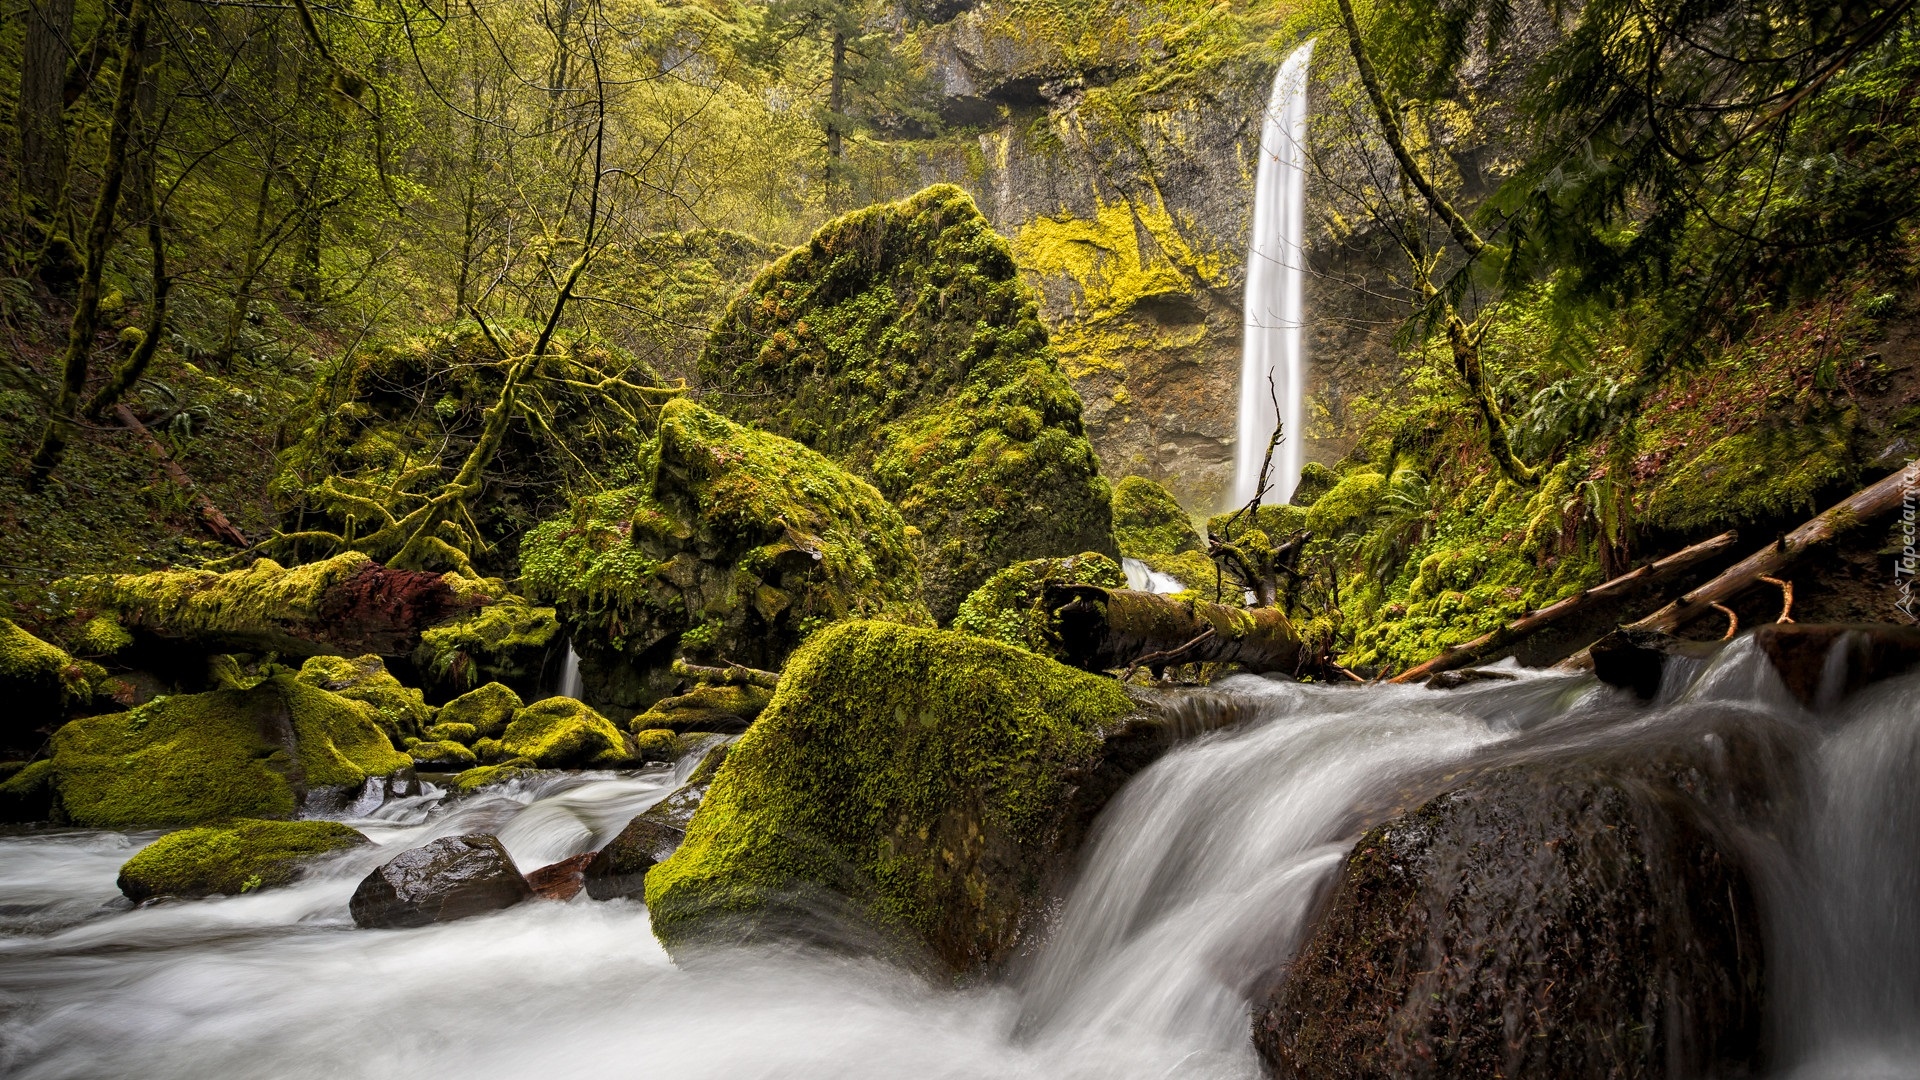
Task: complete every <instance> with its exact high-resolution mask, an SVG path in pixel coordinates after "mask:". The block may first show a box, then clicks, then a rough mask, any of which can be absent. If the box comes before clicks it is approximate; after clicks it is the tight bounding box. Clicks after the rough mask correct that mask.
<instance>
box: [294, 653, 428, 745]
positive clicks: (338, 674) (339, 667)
mask: <svg viewBox="0 0 1920 1080" xmlns="http://www.w3.org/2000/svg"><path fill="white" fill-rule="evenodd" d="M297 678H299V680H300V681H301V682H303V683H306V684H307V685H308V686H317V687H319V688H320V689H322V690H327V691H331V692H332V693H335V694H339V695H340V696H341V697H343V698H346V699H348V700H349V701H358V702H360V703H361V704H363V705H366V706H367V707H368V708H369V709H371V710H372V715H373V718H374V722H375V723H377V724H379V725H380V730H382V731H384V732H386V733H387V738H388V739H391V740H392V741H393V742H395V743H399V742H401V741H402V740H405V739H408V738H414V737H417V736H419V734H420V733H421V731H423V730H424V729H425V728H426V727H427V725H428V724H431V723H433V709H432V708H431V707H429V706H428V705H427V702H426V698H425V697H423V696H422V695H421V693H420V691H418V690H415V689H413V688H412V687H409V686H403V685H401V682H400V680H399V679H396V678H394V677H393V676H392V675H391V674H390V673H388V671H387V665H386V664H384V663H382V662H381V660H380V658H379V657H377V656H372V655H368V656H361V657H356V658H354V659H352V660H349V659H347V658H346V657H344V656H314V657H309V658H308V659H307V662H306V663H304V664H301V665H300V674H299V675H298V676H297Z"/></svg>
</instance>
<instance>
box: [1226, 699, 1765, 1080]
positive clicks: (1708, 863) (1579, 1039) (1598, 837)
mask: <svg viewBox="0 0 1920 1080" xmlns="http://www.w3.org/2000/svg"><path fill="white" fill-rule="evenodd" d="M1752 720H1753V718H1752V717H1751V715H1750V714H1746V713H1738V714H1734V713H1729V714H1727V715H1725V716H1721V717H1720V718H1719V722H1718V723H1716V724H1713V725H1711V726H1709V727H1707V728H1706V729H1705V730H1701V729H1697V728H1696V729H1691V730H1688V731H1685V732H1678V733H1674V735H1673V737H1672V738H1666V736H1660V737H1659V738H1663V739H1666V741H1665V742H1664V744H1662V743H1659V742H1656V743H1654V744H1652V745H1649V744H1647V743H1646V742H1645V741H1644V740H1641V741H1636V740H1635V738H1634V737H1632V736H1626V737H1622V736H1621V735H1618V734H1615V735H1607V734H1604V733H1601V732H1596V733H1595V734H1596V735H1597V736H1599V738H1598V740H1597V741H1598V742H1599V743H1600V744H1602V745H1604V744H1605V743H1607V742H1612V743H1614V744H1615V746H1614V747H1612V748H1609V749H1606V750H1585V751H1576V752H1574V755H1573V756H1572V757H1564V756H1563V757H1561V758H1560V759H1558V760H1535V761H1526V762H1523V763H1518V764H1506V765H1501V766H1499V767H1495V768H1492V769H1491V770H1490V771H1484V772H1480V773H1479V774H1478V775H1475V776H1473V777H1472V778H1471V779H1469V780H1467V781H1466V782H1464V783H1456V784H1455V785H1454V786H1453V787H1452V789H1451V790H1448V791H1447V792H1446V793H1445V794H1442V795H1440V796H1439V797H1437V798H1434V799H1431V800H1430V801H1428V802H1426V803H1425V804H1424V805H1422V806H1420V807H1419V808H1418V809H1416V810H1413V811H1411V812H1409V813H1406V814H1403V815H1400V816H1398V817H1395V818H1392V819H1391V820H1389V821H1387V822H1386V823H1385V824H1382V825H1379V826H1377V827H1375V828H1373V829H1371V830H1369V831H1368V832H1367V833H1366V834H1365V835H1364V836H1363V837H1362V838H1361V840H1360V842H1359V843H1358V844H1357V845H1356V846H1355V848H1354V850H1353V852H1352V854H1351V855H1349V856H1348V859H1347V862H1346V865H1345V867H1344V868H1343V869H1342V871H1341V873H1340V875H1339V878H1338V880H1337V882H1336V883H1335V885H1334V887H1333V890H1332V894H1331V896H1330V897H1329V898H1328V899H1327V901H1326V903H1325V906H1324V908H1323V914H1322V915H1321V917H1320V920H1319V922H1318V925H1317V926H1316V927H1315V928H1314V929H1313V931H1312V934H1311V937H1310V938H1309V939H1308V940H1307V942H1306V943H1305V944H1304V945H1303V946H1302V947H1301V948H1300V950H1299V952H1298V953H1297V955H1296V956H1295V957H1294V958H1293V960H1292V963H1291V966H1290V968H1289V969H1288V970H1287V972H1286V974H1285V977H1284V981H1283V982H1282V983H1281V984H1280V985H1279V986H1278V987H1277V988H1276V989H1275V990H1274V991H1273V992H1272V994H1271V995H1270V996H1269V997H1268V998H1267V999H1266V1000H1265V1001H1264V1002H1262V1003H1260V1005H1259V1007H1258V1008H1257V1009H1256V1011H1255V1018H1254V1042H1255V1045H1256V1046H1257V1047H1258V1049H1259V1051H1260V1053H1261V1055H1262V1057H1264V1058H1265V1059H1266V1061H1267V1062H1268V1064H1269V1065H1270V1066H1272V1067H1273V1068H1274V1070H1275V1071H1276V1072H1277V1073H1278V1074H1279V1075H1281V1076H1289V1077H1291V1076H1299V1077H1378V1076H1393V1077H1459V1076H1554V1077H1567V1078H1587V1077H1592V1078H1596V1080H1597V1078H1601V1077H1620V1076H1647V1077H1660V1076H1665V1077H1674V1078H1676V1080H1677V1078H1682V1077H1696V1076H1702V1075H1745V1074H1746V1073H1747V1071H1749V1070H1751V1069H1752V1068H1753V1067H1754V1066H1755V1065H1756V1064H1757V1063H1758V1058H1759V1054H1760V1052H1761V1024H1762V1015H1763V1008H1764V996H1763V992H1762V987H1763V976H1764V973H1765V968H1766V956H1765V949H1766V942H1765V941H1764V940H1763V938H1762V935H1761V933H1760V920H1759V911H1758V908H1757V906H1756V901H1755V888H1754V884H1753V881H1752V880H1751V878H1750V875H1749V871H1748V869H1747V866H1746V859H1745V857H1744V856H1743V853H1742V850H1741V848H1740V847H1739V846H1738V844H1737V843H1736V841H1735V838H1734V837H1733V836H1732V835H1730V834H1729V832H1728V831H1727V830H1726V828H1725V826H1724V825H1723V824H1722V822H1723V821H1724V820H1725V819H1724V816H1723V815H1724V813H1726V812H1728V808H1732V807H1746V806H1764V805H1765V803H1766V797H1765V795H1764V794H1763V791H1764V785H1763V786H1752V783H1751V782H1752V778H1753V777H1755V776H1758V775H1760V771H1762V770H1765V769H1769V768H1773V767H1775V766H1774V764H1769V763H1770V762H1772V763H1778V762H1779V761H1782V760H1785V759H1782V758H1780V757H1779V756H1778V755H1779V754H1780V752H1781V751H1780V744H1778V743H1777V742H1775V741H1774V737H1773V736H1772V735H1770V734H1768V733H1767V732H1764V731H1760V732H1756V731H1753V730H1751V729H1752V727H1753V723H1752ZM1496 764H1498V763H1496Z"/></svg>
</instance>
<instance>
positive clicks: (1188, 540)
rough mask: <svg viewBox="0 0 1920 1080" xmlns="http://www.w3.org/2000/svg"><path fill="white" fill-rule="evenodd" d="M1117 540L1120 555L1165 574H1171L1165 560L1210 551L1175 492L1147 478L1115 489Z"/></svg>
mask: <svg viewBox="0 0 1920 1080" xmlns="http://www.w3.org/2000/svg"><path fill="white" fill-rule="evenodd" d="M1113 538H1114V541H1115V542H1116V543H1117V544H1118V545H1119V547H1120V554H1122V555H1124V556H1126V557H1127V558H1129V559H1139V560H1140V561H1141V562H1144V563H1146V564H1147V565H1148V566H1151V567H1153V568H1154V569H1155V570H1160V571H1161V572H1163V573H1166V572H1168V571H1167V570H1166V569H1165V568H1164V567H1162V566H1161V565H1160V562H1161V560H1165V559H1169V558H1172V557H1173V556H1175V555H1181V554H1185V553H1187V552H1201V551H1204V550H1205V549H1206V542H1205V541H1204V540H1203V539H1202V538H1201V536H1200V533H1199V531H1198V530H1196V529H1195V528H1194V527H1193V519H1192V518H1190V517H1188V516H1187V512H1186V511H1185V510H1182V509H1181V508H1180V504H1179V502H1177V501H1175V499H1174V497H1173V495H1172V493H1170V492H1168V491H1167V489H1166V488H1163V487H1161V486H1160V485H1159V484H1156V483H1154V482H1153V481H1151V480H1149V479H1147V478H1146V477H1144V476H1129V477H1127V478H1126V479H1125V480H1122V481H1120V483H1119V484H1118V485H1116V486H1115V487H1114V489H1113Z"/></svg>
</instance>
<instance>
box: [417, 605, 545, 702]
mask: <svg viewBox="0 0 1920 1080" xmlns="http://www.w3.org/2000/svg"><path fill="white" fill-rule="evenodd" d="M565 650H566V639H565V638H564V637H563V636H562V635H561V633H560V620H559V618H558V616H557V615H556V614H555V612H554V610H553V609H552V608H550V607H539V606H535V605H532V604H528V603H527V602H525V601H524V600H520V599H517V598H513V597H506V598H502V599H500V600H496V601H495V602H493V603H491V604H488V605H487V606H486V607H483V608H481V609H480V610H478V611H475V612H471V613H469V614H466V615H461V616H458V617H456V618H453V619H449V620H448V621H446V622H444V623H441V624H440V625H438V626H431V627H428V628H427V629H426V630H424V631H422V632H421V634H420V645H419V647H418V648H416V649H414V651H413V665H414V668H415V669H416V670H418V671H419V672H420V676H421V678H423V679H425V680H427V681H428V682H429V683H431V684H432V686H433V687H434V689H436V690H438V691H440V692H443V693H456V692H459V691H464V690H468V689H471V688H473V687H474V686H475V685H476V684H484V683H486V682H501V683H506V684H508V685H510V686H513V687H516V688H518V689H519V690H520V691H522V692H525V693H534V692H535V691H536V690H538V688H539V686H540V683H541V679H542V676H543V675H544V674H545V672H546V670H547V668H548V665H549V664H550V663H551V662H552V661H553V660H554V659H555V658H556V656H557V655H558V654H560V653H563V652H565Z"/></svg>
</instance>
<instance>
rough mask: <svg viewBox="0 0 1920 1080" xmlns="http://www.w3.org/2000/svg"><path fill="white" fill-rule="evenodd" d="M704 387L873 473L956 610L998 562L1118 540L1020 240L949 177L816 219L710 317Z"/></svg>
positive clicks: (937, 592)
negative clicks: (1013, 240)
mask: <svg viewBox="0 0 1920 1080" xmlns="http://www.w3.org/2000/svg"><path fill="white" fill-rule="evenodd" d="M700 371H701V378H702V381H703V382H704V383H705V385H707V386H709V387H713V388H719V389H725V390H728V391H732V392H733V395H732V396H724V397H717V398H714V399H711V400H715V401H717V402H720V403H722V407H724V408H726V409H727V410H728V411H729V413H730V414H732V415H734V416H735V417H737V418H740V419H744V420H751V421H752V422H754V423H755V424H757V425H758V426H760V427H761V428H764V429H765V430H768V431H771V432H775V433H777V434H780V435H783V436H786V437H788V438H792V439H795V440H798V441H799V442H802V443H805V444H807V445H808V446H811V447H813V448H814V449H816V450H818V451H820V452H822V453H824V454H826V455H827V456H829V457H831V458H834V459H836V460H839V461H841V462H843V463H844V464H846V465H847V466H848V467H850V468H852V469H853V470H854V471H856V472H859V473H862V474H864V475H866V476H868V477H870V478H871V479H872V480H873V482H874V484H875V485H876V486H877V487H879V489H880V490H881V492H882V493H883V494H884V495H885V496H886V497H887V498H889V499H891V500H892V501H893V503H894V504H895V505H896V506H898V507H899V508H900V511H901V513H902V514H904V515H905V517H906V519H907V522H908V524H910V525H912V526H914V527H915V528H917V529H919V530H920V533H921V535H922V538H923V544H924V547H923V556H922V570H923V574H924V576H925V585H926V595H927V604H928V607H929V608H930V609H931V610H932V611H933V613H934V615H935V617H937V618H940V619H948V618H951V617H952V616H953V614H954V613H955V612H956V611H957V610H958V609H959V605H960V602H961V601H962V600H963V599H964V598H965V597H966V595H967V594H968V593H969V592H971V591H972V590H973V589H975V588H977V587H978V586H979V585H980V584H981V583H982V582H984V581H985V580H986V579H987V577H988V576H989V575H991V574H992V573H993V572H994V571H995V570H997V569H999V568H1001V567H1003V566H1007V565H1009V564H1011V563H1014V562H1018V561H1020V560H1023V559H1031V558H1039V557H1044V556H1049V555H1056V554H1058V553H1060V552H1063V551H1085V550H1092V551H1099V552H1101V553H1103V554H1108V555H1112V554H1113V553H1114V548H1113V541H1112V537H1111V528H1112V526H1111V519H1110V513H1111V512H1110V509H1109V506H1108V499H1109V493H1108V490H1107V486H1106V483H1105V482H1104V481H1103V480H1101V479H1100V477H1099V475H1098V469H1097V467H1096V464H1095V461H1094V456H1093V449H1092V447H1091V446H1090V445H1089V444H1088V443H1087V440H1086V437H1085V433H1084V431H1083V429H1082V426H1081V419H1080V399H1079V396H1078V395H1077V394H1075V393H1074V391H1073V388H1072V386H1071V385H1070V384H1069V383H1068V381H1067V379H1066V377H1065V375H1064V374H1063V373H1062V372H1061V370H1060V365H1059V361H1058V360H1057V358H1056V357H1055V355H1054V351H1053V349H1052V346H1051V345H1050V344H1049V342H1048V338H1047V331H1046V329H1045V327H1044V326H1042V325H1041V323H1040V318H1039V309H1038V306H1037V303H1036V298H1035V296H1034V295H1033V293H1032V291H1031V290H1030V289H1029V288H1028V287H1027V286H1026V285H1024V284H1023V283H1022V282H1021V280H1020V275H1019V272H1018V270H1017V269H1016V267H1015V265H1014V259H1013V255H1012V252H1011V250H1010V249H1009V248H1008V246H1007V243H1006V241H1005V240H1004V239H1002V238H1001V237H999V236H998V235H996V234H995V233H994V232H993V230H992V228H991V227H989V225H988V224H987V221H986V219H985V218H983V217H982V216H981V215H980V212H979V210H978V209H977V208H975V206H974V204H973V200H972V199H971V198H969V197H968V196H967V194H966V193H965V192H963V191H961V190H960V189H958V188H955V187H951V186H946V185H940V186H936V187H931V188H928V189H927V190H925V191H922V192H920V193H919V194H917V195H915V196H913V197H912V198H909V199H905V200H902V201H900V202H896V203H889V204H885V205H881V206H873V207H868V208H867V209H864V210H860V211H856V212H854V213H851V214H848V215H846V216H844V217H841V218H837V219H835V220H833V221H830V222H828V223H827V224H825V225H823V226H822V227H821V228H820V230H819V231H818V232H816V233H815V234H814V235H813V237H812V239H811V240H809V241H808V243H807V245H806V246H804V247H801V248H796V249H795V250H794V251H792V252H790V253H788V254H787V255H786V256H784V257H783V258H781V259H780V260H779V261H778V262H776V263H775V264H774V265H773V266H771V267H770V268H768V269H767V270H766V272H764V273H763V274H761V275H760V277H759V278H758V279H756V280H755V281H754V283H753V285H752V286H750V287H749V288H748V289H747V290H746V292H745V293H744V294H743V295H741V296H740V297H739V298H738V299H736V300H735V301H734V302H733V303H732V305H730V306H729V307H728V309H727V313H726V315H725V316H724V317H722V318H721V320H720V321H719V323H718V324H716V326H715V328H714V331H713V334H712V336H711V337H710V339H709V340H708V344H707V349H706V352H705V353H704V354H703V356H702V357H701V362H700Z"/></svg>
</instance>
